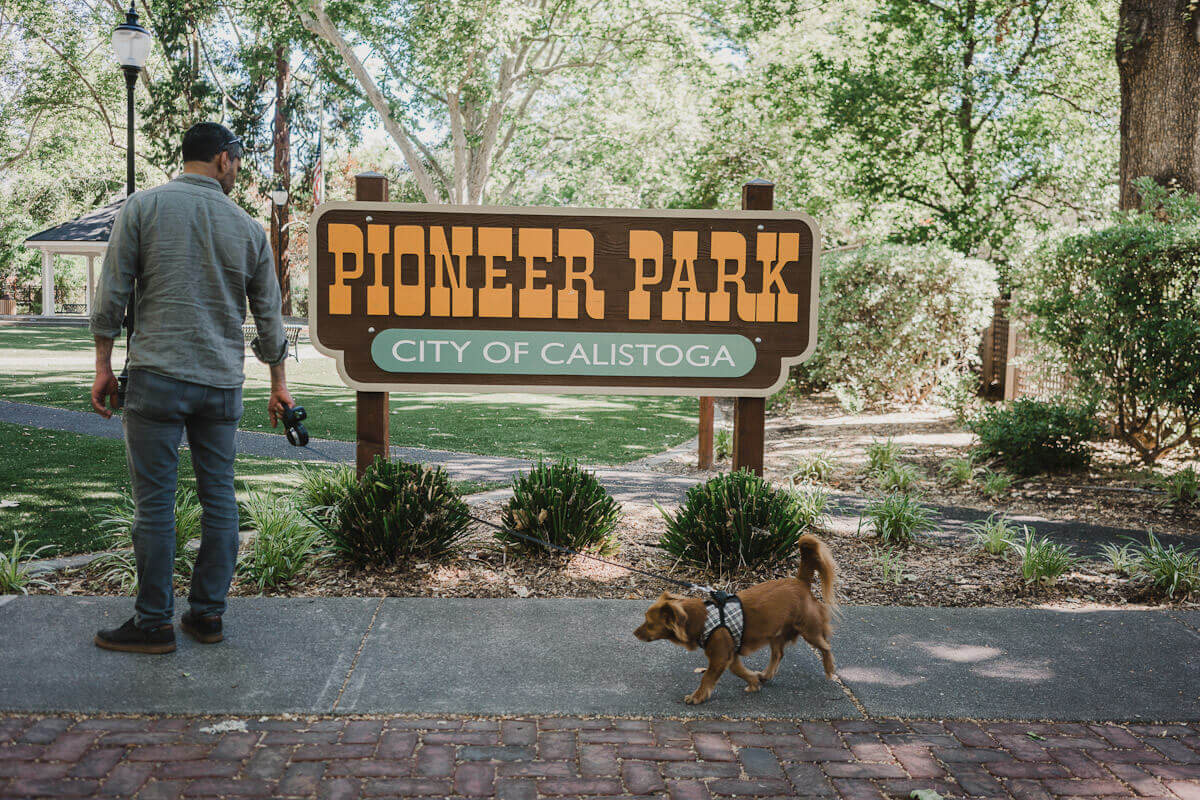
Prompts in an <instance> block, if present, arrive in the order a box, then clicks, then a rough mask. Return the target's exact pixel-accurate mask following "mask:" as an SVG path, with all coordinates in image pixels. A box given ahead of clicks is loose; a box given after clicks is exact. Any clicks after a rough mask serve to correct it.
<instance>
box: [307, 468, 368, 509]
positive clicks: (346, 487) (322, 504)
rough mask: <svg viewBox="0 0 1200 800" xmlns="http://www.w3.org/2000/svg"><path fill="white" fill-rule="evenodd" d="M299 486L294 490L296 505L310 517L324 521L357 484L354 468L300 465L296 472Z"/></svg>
mask: <svg viewBox="0 0 1200 800" xmlns="http://www.w3.org/2000/svg"><path fill="white" fill-rule="evenodd" d="M298 472H299V474H300V485H299V486H298V487H297V488H296V505H297V507H298V508H299V509H300V510H301V511H304V512H306V513H308V514H310V515H312V514H315V515H319V516H322V517H325V518H326V519H329V518H331V517H332V515H333V512H334V509H335V508H336V506H337V504H338V503H340V502H341V501H342V500H343V499H344V498H345V497H346V495H347V494H349V492H350V489H351V487H353V486H355V485H357V484H358V475H357V471H356V470H355V468H354V466H353V465H351V464H343V465H339V466H336V467H333V468H332V469H330V468H318V467H310V466H307V465H301V467H300V469H299V470H298Z"/></svg>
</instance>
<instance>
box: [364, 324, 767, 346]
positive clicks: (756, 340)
mask: <svg viewBox="0 0 1200 800" xmlns="http://www.w3.org/2000/svg"><path fill="white" fill-rule="evenodd" d="M371 330H375V329H374V328H372V329H371ZM754 343H755V344H762V337H761V336H755V337H754Z"/></svg>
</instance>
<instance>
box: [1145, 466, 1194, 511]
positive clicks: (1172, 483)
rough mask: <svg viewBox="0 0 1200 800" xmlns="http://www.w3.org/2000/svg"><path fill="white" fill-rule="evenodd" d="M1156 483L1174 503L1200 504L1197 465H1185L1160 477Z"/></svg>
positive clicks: (1169, 500)
mask: <svg viewBox="0 0 1200 800" xmlns="http://www.w3.org/2000/svg"><path fill="white" fill-rule="evenodd" d="M1155 483H1156V484H1157V485H1158V487H1159V488H1160V489H1163V490H1164V491H1166V493H1167V498H1168V502H1170V503H1172V504H1174V505H1181V506H1183V505H1193V506H1194V505H1200V473H1197V472H1196V468H1195V467H1185V468H1184V469H1181V470H1176V471H1175V472H1173V473H1172V474H1170V475H1167V476H1165V477H1162V478H1159V479H1158V480H1157V481H1155Z"/></svg>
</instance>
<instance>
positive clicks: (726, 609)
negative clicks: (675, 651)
mask: <svg viewBox="0 0 1200 800" xmlns="http://www.w3.org/2000/svg"><path fill="white" fill-rule="evenodd" d="M711 596H712V599H711V600H705V601H704V605H705V607H706V612H705V615H704V633H702V634H700V646H701V647H707V646H708V640H709V639H711V638H712V635H713V634H714V633H716V632H717V631H718V630H719V629H721V628H724V629H725V630H727V631H729V635H730V636H732V637H733V652H735V653H736V652H738V651H739V650H741V649H742V630H743V629H744V628H745V624H746V621H745V619H744V617H743V616H742V601H741V599H739V598H738V596H737V595H736V594H725V593H724V592H713V593H712V595H711Z"/></svg>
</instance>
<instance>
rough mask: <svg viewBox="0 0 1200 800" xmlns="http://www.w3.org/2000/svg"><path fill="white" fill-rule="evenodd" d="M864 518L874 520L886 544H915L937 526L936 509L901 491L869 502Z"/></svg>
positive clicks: (874, 526)
mask: <svg viewBox="0 0 1200 800" xmlns="http://www.w3.org/2000/svg"><path fill="white" fill-rule="evenodd" d="M863 520H866V521H868V522H869V523H870V525H871V528H872V529H873V530H874V531H875V535H876V536H877V537H879V541H880V542H882V543H883V544H884V546H892V545H907V544H913V543H914V542H916V541H917V539H918V537H920V536H921V534H923V533H927V532H930V531H935V530H937V525H935V524H934V521H933V510H932V509H930V508H928V507H926V506H923V505H921V503H920V501H918V500H917V499H916V498H914V497H912V496H911V495H907V494H900V493H895V494H889V495H888V496H887V497H883V498H881V499H879V500H873V501H871V502H870V503H868V504H867V508H866V511H864V512H863ZM861 527H862V521H860V522H859V528H860V529H861Z"/></svg>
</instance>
